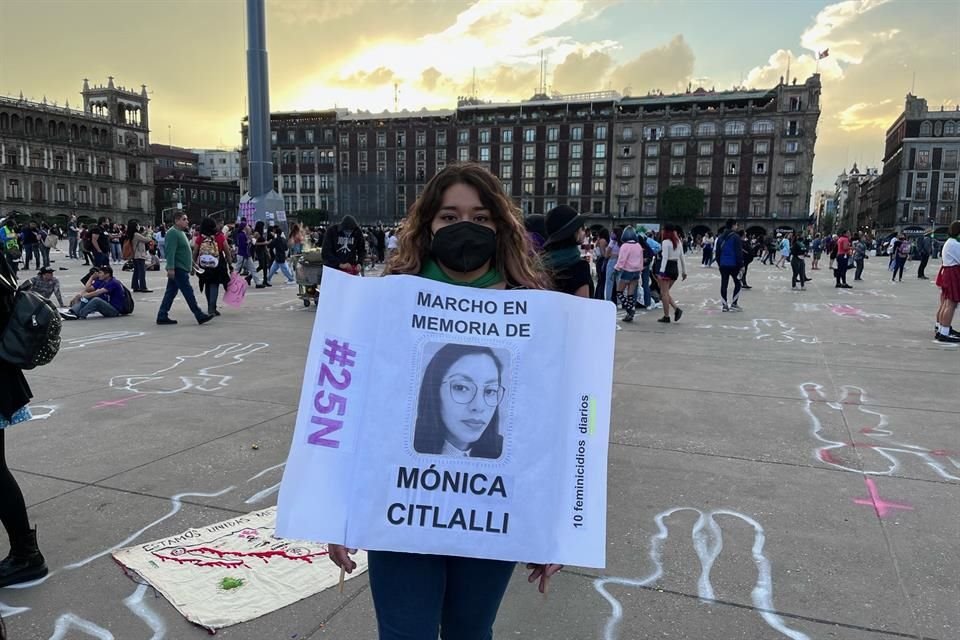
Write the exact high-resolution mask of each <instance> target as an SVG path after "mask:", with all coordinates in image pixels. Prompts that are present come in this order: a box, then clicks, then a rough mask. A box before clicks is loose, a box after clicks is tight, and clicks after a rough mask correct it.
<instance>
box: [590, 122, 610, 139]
mask: <svg viewBox="0 0 960 640" xmlns="http://www.w3.org/2000/svg"><path fill="white" fill-rule="evenodd" d="M593 137H594V138H597V139H598V140H606V139H607V125H605V124H598V125H597V126H596V127H595V128H594V130H593Z"/></svg>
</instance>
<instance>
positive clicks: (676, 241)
mask: <svg viewBox="0 0 960 640" xmlns="http://www.w3.org/2000/svg"><path fill="white" fill-rule="evenodd" d="M678 278H682V279H683V280H686V279H687V265H686V264H685V263H684V261H683V246H682V245H681V244H680V238H679V237H678V236H677V228H676V227H675V226H673V225H672V224H668V225H665V226H664V227H663V241H662V244H661V245H660V268H659V269H658V273H657V283H658V284H659V285H660V302H661V303H663V317H662V318H660V319H659V320H657V322H665V323H669V322H670V307H671V306H672V307H673V321H674V322H678V321H679V320H680V316H682V315H683V309H681V308H680V307H678V306H677V303H676V302H674V300H673V295H672V294H671V293H670V287H672V286H673V283H675V282H676V281H677V279H678Z"/></svg>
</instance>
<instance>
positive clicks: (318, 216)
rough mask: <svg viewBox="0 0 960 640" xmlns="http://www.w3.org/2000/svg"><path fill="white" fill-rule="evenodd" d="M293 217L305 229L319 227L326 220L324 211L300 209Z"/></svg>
mask: <svg viewBox="0 0 960 640" xmlns="http://www.w3.org/2000/svg"><path fill="white" fill-rule="evenodd" d="M295 215H296V218H297V220H299V221H300V224H302V225H305V226H307V227H319V226H320V225H322V224H326V222H327V220H328V216H327V211H326V209H301V210H299V211H297V213H296V214H295Z"/></svg>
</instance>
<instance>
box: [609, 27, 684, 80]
mask: <svg viewBox="0 0 960 640" xmlns="http://www.w3.org/2000/svg"><path fill="white" fill-rule="evenodd" d="M693 63H694V55H693V49H691V48H690V45H689V44H687V41H686V40H684V38H683V35H676V36H674V37H673V39H672V40H670V42H668V43H667V44H665V45H663V46H661V47H656V48H654V49H650V50H648V51H644V52H643V53H641V54H640V55H639V56H637V57H636V58H634V59H633V60H630V61H628V62H626V63H624V64H622V65H620V66H618V67H617V68H615V69H614V70H613V71H612V72H611V74H610V77H609V80H608V82H609V85H610V86H612V87H613V88H614V89H615V90H617V91H623V90H624V89H626V88H628V87H629V88H630V89H631V93H632V94H633V95H642V94H645V93H647V92H648V91H650V90H656V89H659V90H660V91H663V92H664V93H669V92H673V91H680V90H683V89H685V88H686V85H687V83H688V82H689V81H690V79H691V78H692V77H693Z"/></svg>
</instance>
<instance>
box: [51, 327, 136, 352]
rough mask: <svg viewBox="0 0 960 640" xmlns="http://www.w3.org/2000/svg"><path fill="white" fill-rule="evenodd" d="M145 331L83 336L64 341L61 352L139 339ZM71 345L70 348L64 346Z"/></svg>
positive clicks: (109, 332)
mask: <svg viewBox="0 0 960 640" xmlns="http://www.w3.org/2000/svg"><path fill="white" fill-rule="evenodd" d="M145 335H147V333H146V332H145V331H105V332H103V333H95V334H93V335H92V336H81V337H78V338H70V339H69V340H64V341H63V342H62V343H61V345H60V351H70V350H71V349H83V348H85V347H89V346H96V345H100V344H104V343H106V342H116V341H117V340H127V339H129V338H139V337H141V336H145ZM63 345H70V346H63Z"/></svg>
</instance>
